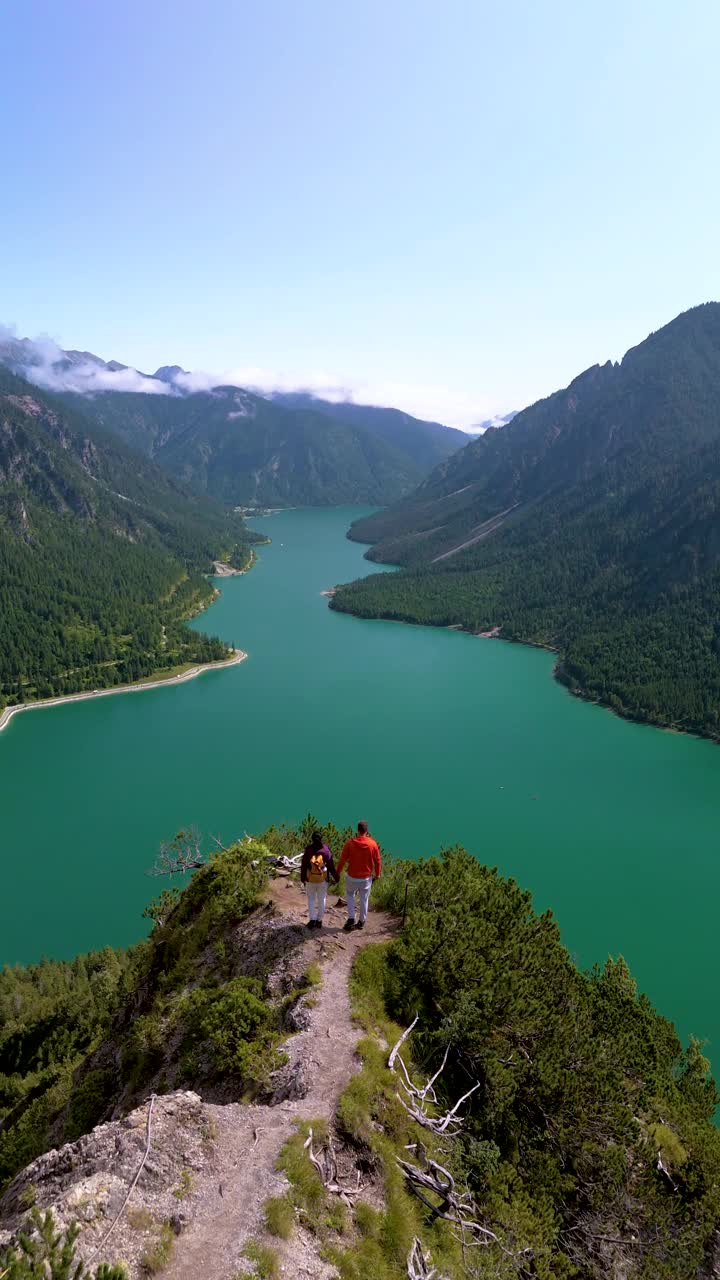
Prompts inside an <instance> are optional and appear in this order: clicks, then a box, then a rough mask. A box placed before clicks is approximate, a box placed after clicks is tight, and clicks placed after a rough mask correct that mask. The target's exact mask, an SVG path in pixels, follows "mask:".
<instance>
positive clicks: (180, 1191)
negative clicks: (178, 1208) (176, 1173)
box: [173, 1169, 193, 1200]
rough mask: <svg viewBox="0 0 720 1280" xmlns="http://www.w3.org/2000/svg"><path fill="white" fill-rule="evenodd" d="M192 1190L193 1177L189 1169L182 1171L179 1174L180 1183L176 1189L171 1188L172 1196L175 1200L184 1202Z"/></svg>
mask: <svg viewBox="0 0 720 1280" xmlns="http://www.w3.org/2000/svg"><path fill="white" fill-rule="evenodd" d="M192 1189H193V1177H192V1174H191V1172H190V1170H189V1169H183V1171H182V1173H181V1174H180V1181H179V1182H178V1184H177V1186H176V1187H173V1195H174V1197H175V1199H176V1200H184V1199H185V1197H186V1196H189V1195H190V1192H191V1191H192Z"/></svg>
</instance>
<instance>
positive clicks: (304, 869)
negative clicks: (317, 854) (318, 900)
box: [300, 849, 310, 884]
mask: <svg viewBox="0 0 720 1280" xmlns="http://www.w3.org/2000/svg"><path fill="white" fill-rule="evenodd" d="M309 861H310V855H309V853H308V851H307V849H305V850H304V851H303V856H302V862H301V863H300V883H301V884H307V874H308V863H309Z"/></svg>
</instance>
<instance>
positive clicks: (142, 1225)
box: [125, 1205, 155, 1231]
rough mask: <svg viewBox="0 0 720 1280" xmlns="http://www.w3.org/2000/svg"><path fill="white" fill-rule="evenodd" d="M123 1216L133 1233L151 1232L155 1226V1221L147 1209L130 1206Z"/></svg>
mask: <svg viewBox="0 0 720 1280" xmlns="http://www.w3.org/2000/svg"><path fill="white" fill-rule="evenodd" d="M125 1216H126V1218H127V1221H128V1224H129V1226H131V1227H132V1229H133V1231H151V1230H152V1228H153V1227H154V1226H155V1219H154V1218H153V1216H152V1214H151V1213H150V1212H149V1210H148V1209H140V1208H135V1207H134V1206H133V1205H131V1206H130V1208H129V1209H128V1211H127V1213H126V1215H125Z"/></svg>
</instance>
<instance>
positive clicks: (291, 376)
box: [0, 325, 509, 432]
mask: <svg viewBox="0 0 720 1280" xmlns="http://www.w3.org/2000/svg"><path fill="white" fill-rule="evenodd" d="M0 362H3V363H7V364H9V365H10V366H11V367H12V368H14V369H16V371H18V372H21V373H22V374H23V376H24V377H26V378H27V379H28V380H29V381H30V382H34V383H35V384H36V385H37V386H40V387H44V388H45V389H46V390H48V391H73V392H77V393H78V394H80V395H93V394H96V393H99V392H103V391H121V392H122V391H125V392H127V391H139V392H143V393H144V394H146V395H160V396H167V395H192V394H194V393H197V392H202V391H211V390H212V389H213V387H220V386H232V387H241V388H245V389H246V390H248V391H254V392H257V393H258V394H259V395H263V396H271V395H272V394H273V393H277V392H302V393H304V394H306V395H312V396H315V397H317V398H318V399H321V400H329V401H330V402H331V403H334V404H338V403H341V402H345V401H351V402H354V403H356V404H371V405H380V406H388V407H392V408H398V409H402V410H404V411H405V412H406V413H410V414H412V415H413V416H414V417H418V418H424V419H428V420H431V421H436V422H444V423H447V424H448V425H451V426H456V427H459V428H461V430H464V431H468V432H480V431H484V430H485V429H486V428H487V426H489V425H495V424H496V423H497V424H498V425H500V423H501V422H503V421H505V420H507V417H508V416H509V415H506V414H505V413H504V412H503V410H502V409H501V410H500V411H498V406H497V404H496V403H495V404H494V403H492V402H491V401H489V400H488V399H486V398H485V397H483V396H481V395H474V394H472V393H468V392H463V391H458V390H456V389H454V388H452V387H446V386H443V385H442V384H436V383H413V382H392V381H387V382H384V381H373V380H372V379H357V378H350V377H347V378H344V377H338V376H337V375H335V374H332V373H329V372H327V371H325V370H316V371H314V372H313V373H311V374H302V373H296V372H288V371H278V370H277V369H267V368H260V367H257V366H253V365H239V366H235V367H233V368H231V369H225V370H221V371H220V372H216V373H211V372H206V371H203V370H196V371H194V372H192V373H186V372H183V371H182V370H180V371H178V372H173V373H172V374H171V375H166V374H165V373H164V374H163V377H162V378H156V377H153V376H152V375H149V374H145V373H140V372H139V371H138V370H137V369H132V368H128V367H126V366H123V365H119V364H116V363H115V362H113V361H110V362H109V363H108V362H105V361H103V360H101V359H99V357H97V356H94V355H92V353H90V352H87V351H64V350H63V349H62V347H60V346H59V345H58V343H57V342H55V341H54V339H52V338H49V337H40V338H36V339H33V340H32V341H31V340H30V339H27V338H20V339H19V338H17V336H16V333H15V331H14V329H12V328H10V327H8V326H3V325H0Z"/></svg>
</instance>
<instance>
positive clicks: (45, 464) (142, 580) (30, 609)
mask: <svg viewBox="0 0 720 1280" xmlns="http://www.w3.org/2000/svg"><path fill="white" fill-rule="evenodd" d="M252 540H253V535H251V534H249V533H248V531H247V530H246V529H245V527H244V525H243V524H242V521H241V520H239V519H238V518H237V517H235V516H231V515H227V514H226V513H225V512H224V511H223V509H222V508H221V507H220V506H216V505H215V504H213V503H211V502H209V501H207V500H205V499H202V498H198V497H191V496H189V495H188V494H187V493H185V492H184V491H183V490H182V489H180V488H179V487H178V486H177V485H176V484H175V483H174V482H173V481H172V480H171V479H170V478H169V477H168V476H167V475H165V473H164V472H163V471H161V470H160V469H159V468H158V467H157V466H155V465H154V464H153V463H151V462H149V461H147V460H145V459H143V458H141V457H139V456H138V455H136V454H134V453H132V452H131V451H130V450H128V449H127V448H126V447H125V446H124V445H123V444H122V442H120V441H118V440H116V439H113V438H112V437H110V436H106V435H105V434H103V433H102V432H101V431H99V430H97V429H95V428H91V427H89V425H88V423H87V422H86V421H84V420H83V419H82V418H77V416H76V415H74V414H73V413H72V411H71V410H70V409H68V407H67V406H66V405H64V404H63V403H62V402H61V401H60V400H58V399H57V398H55V397H53V396H51V395H49V394H47V393H44V392H41V391H39V390H38V389H37V388H36V387H34V386H31V385H30V384H29V383H27V382H24V381H23V380H22V379H21V378H18V377H16V376H15V375H13V374H12V373H10V372H9V371H7V370H6V369H1V368H0V704H4V703H6V702H8V701H9V702H17V701H25V700H27V699H28V698H34V697H45V696H50V695H52V694H63V693H73V692H76V691H78V690H80V689H85V688H93V687H101V686H107V685H112V684H118V683H122V682H124V681H127V680H131V679H136V678H138V677H140V676H144V675H147V674H149V673H150V672H152V671H155V670H159V669H163V668H167V667H171V666H173V665H175V664H177V663H180V662H184V661H189V660H191V659H192V660H198V661H207V660H210V659H213V658H220V657H223V656H225V653H226V646H225V645H224V644H222V643H221V642H220V641H212V640H209V639H208V638H207V637H204V636H201V635H197V634H195V633H194V632H191V631H189V630H187V628H185V627H184V626H183V625H182V619H183V618H184V617H186V616H187V615H188V614H189V613H190V612H191V611H192V610H193V609H196V608H198V607H200V606H201V605H202V604H203V603H206V602H207V601H209V600H210V599H211V598H212V588H211V587H210V585H209V584H208V582H207V580H206V578H205V577H203V576H202V575H203V573H204V572H207V571H209V570H211V568H212V561H213V559H214V558H216V557H218V558H230V557H233V556H234V557H235V558H236V562H237V563H238V564H243V563H246V562H247V561H248V558H249V544H250V542H251V541H252Z"/></svg>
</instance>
